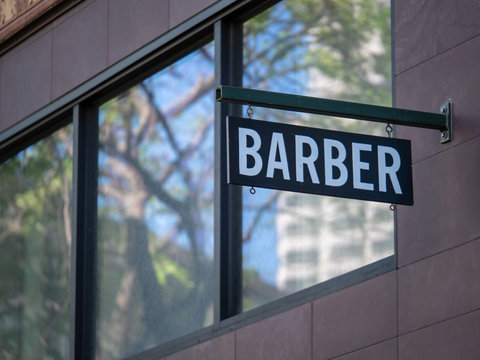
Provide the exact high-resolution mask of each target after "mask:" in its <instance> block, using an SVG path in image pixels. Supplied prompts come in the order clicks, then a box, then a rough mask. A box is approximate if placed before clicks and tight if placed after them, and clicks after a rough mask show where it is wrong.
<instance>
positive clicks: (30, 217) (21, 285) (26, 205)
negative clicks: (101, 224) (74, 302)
mask: <svg viewBox="0 0 480 360" xmlns="http://www.w3.org/2000/svg"><path fill="white" fill-rule="evenodd" d="M71 130H72V129H71V127H66V128H64V129H61V130H59V131H58V132H57V133H55V134H54V135H51V136H49V137H48V138H46V139H44V140H42V141H40V142H38V143H36V144H34V145H32V146H30V147H29V148H27V149H26V150H24V151H22V152H21V153H19V154H17V155H16V156H15V157H13V158H11V159H9V160H8V161H6V162H5V163H3V164H1V165H0V253H1V254H3V257H2V261H1V262H0V273H1V274H2V275H5V276H3V277H2V281H1V282H0V349H1V350H0V351H1V352H0V357H1V358H2V359H29V358H37V359H64V358H65V356H67V355H68V350H69V349H68V337H69V315H70V314H69V286H70V278H69V276H70V247H71V244H70V238H71V233H70V231H71V230H70V228H69V227H68V224H69V223H70V207H69V206H70V203H71V186H72V157H71V146H72V143H71Z"/></svg>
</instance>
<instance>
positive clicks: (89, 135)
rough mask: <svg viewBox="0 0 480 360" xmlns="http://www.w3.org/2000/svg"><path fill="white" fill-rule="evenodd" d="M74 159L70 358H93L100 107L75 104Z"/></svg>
mask: <svg viewBox="0 0 480 360" xmlns="http://www.w3.org/2000/svg"><path fill="white" fill-rule="evenodd" d="M73 124H74V130H73V131H74V151H73V154H74V160H73V202H72V203H73V209H72V235H73V236H72V274H71V279H72V280H71V286H72V290H71V304H72V306H71V324H72V325H71V331H70V332H71V334H70V341H71V343H70V359H72V360H74V359H93V358H94V348H95V311H94V309H95V297H94V295H95V293H94V289H95V278H96V277H95V256H96V222H97V173H98V160H97V159H98V120H97V110H96V109H95V108H88V107H84V106H82V105H76V106H75V107H74V108H73Z"/></svg>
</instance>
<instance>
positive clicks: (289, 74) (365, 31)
mask: <svg viewBox="0 0 480 360" xmlns="http://www.w3.org/2000/svg"><path fill="white" fill-rule="evenodd" d="M243 49H244V53H243V56H244V60H243V64H244V76H243V86H244V87H246V88H253V89H260V90H269V91H277V92H285V93H297V94H302V95H308V96H314V97H323V98H330V99H339V100H348V101H356V102H362V103H370V104H376V105H386V106H389V105H390V104H391V73H390V72H391V58H390V56H391V55H390V2H389V1H387V0H375V1H371V0H339V1H334V2H324V1H310V0H287V1H282V2H280V3H279V4H277V5H275V6H273V7H272V8H270V9H268V10H267V11H265V12H263V13H261V14H259V15H258V16H256V17H254V18H253V19H251V20H249V21H247V22H246V23H245V24H244V48H243ZM253 118H256V119H262V120H271V121H276V122H286V123H289V124H296V125H306V126H312V127H322V128H327V129H332V130H342V131H349V132H354V133H366V134H370V135H372V134H376V135H382V134H383V135H386V134H385V131H384V126H382V125H378V124H377V125H375V124H373V125H372V124H371V123H368V122H361V121H358V120H350V119H338V118H332V117H322V116H313V115H305V114H298V113H293V112H287V111H276V110H271V109H262V108H254V115H253ZM243 204H244V205H243V276H244V281H243V290H244V292H243V308H244V310H248V309H251V308H253V307H256V306H258V305H261V304H264V303H266V302H268V301H271V300H274V299H276V298H278V297H280V296H283V295H286V294H289V293H292V292H294V291H298V290H300V289H304V288H306V287H309V286H311V285H314V284H316V283H319V282H322V281H325V280H328V279H331V278H333V277H336V276H338V275H341V274H344V273H346V272H349V271H351V270H354V269H357V268H359V267H361V266H364V265H366V264H369V263H371V262H374V261H376V260H379V259H382V258H384V257H386V256H389V255H392V254H393V251H394V250H393V245H394V241H393V214H392V212H391V211H390V210H389V208H388V206H387V205H385V204H378V203H371V202H366V201H358V200H348V199H339V198H330V197H325V196H317V195H305V194H297V193H292V192H285V191H273V190H265V189H257V193H256V194H255V195H251V194H250V193H249V191H248V188H246V189H244V190H243ZM302 254H303V255H302ZM306 254H309V255H306ZM294 259H295V260H294ZM307 260H308V261H307ZM250 279H255V282H250ZM259 284H261V285H259ZM262 287H263V288H264V289H265V292H263V293H262V291H257V292H256V293H258V294H262V295H260V296H254V295H252V289H257V290H258V289H259V288H262ZM272 289H274V291H273V290H272Z"/></svg>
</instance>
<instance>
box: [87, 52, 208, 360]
mask: <svg viewBox="0 0 480 360" xmlns="http://www.w3.org/2000/svg"><path fill="white" fill-rule="evenodd" d="M213 57H214V56H213V46H212V44H208V45H206V46H204V47H202V48H200V49H198V50H196V51H194V52H192V53H191V54H189V55H187V56H185V57H184V58H183V59H181V60H180V61H177V62H175V63H174V64H172V65H170V66H168V67H167V68H165V69H164V70H162V71H160V72H158V73H157V74H155V75H153V76H151V77H149V78H148V79H146V80H144V81H142V82H140V83H139V84H138V85H136V86H134V87H132V88H130V89H129V90H127V91H125V92H124V93H122V94H121V95H120V96H118V97H116V98H114V99H112V100H110V101H108V102H107V103H105V104H103V105H102V106H100V116H99V123H100V125H99V130H100V140H99V155H98V162H99V187H98V190H99V191H98V233H97V237H98V264H97V271H98V275H99V280H98V281H99V286H98V289H99V290H98V297H97V313H98V315H97V326H96V328H97V331H96V333H97V345H96V349H97V350H96V351H97V355H98V358H99V359H114V358H115V359H116V358H122V357H125V356H128V355H132V354H135V353H138V352H140V351H142V350H145V349H148V348H150V347H152V346H154V345H158V344H161V343H164V342H167V341H169V340H172V339H175V338H178V337H180V336H182V335H185V334H188V333H191V332H193V331H195V330H198V329H201V328H203V327H205V326H208V325H211V324H212V323H213V272H214V271H213V269H214V264H213V242H214V238H213V193H214V189H213V172H214V163H213V157H214V149H213V147H214V141H213V123H214V121H213V107H214V104H213V101H212V92H213V89H214V71H213V69H214V68H213Z"/></svg>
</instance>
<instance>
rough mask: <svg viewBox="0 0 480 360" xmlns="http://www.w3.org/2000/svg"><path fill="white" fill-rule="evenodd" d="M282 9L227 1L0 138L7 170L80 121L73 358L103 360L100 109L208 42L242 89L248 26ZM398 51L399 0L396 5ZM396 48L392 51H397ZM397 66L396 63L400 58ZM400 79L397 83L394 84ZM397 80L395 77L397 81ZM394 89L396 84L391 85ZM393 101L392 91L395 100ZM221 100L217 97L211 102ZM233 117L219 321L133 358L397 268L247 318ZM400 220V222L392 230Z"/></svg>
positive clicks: (221, 112)
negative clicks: (232, 174)
mask: <svg viewBox="0 0 480 360" xmlns="http://www.w3.org/2000/svg"><path fill="white" fill-rule="evenodd" d="M277 2H279V0H268V1H262V2H258V1H255V0H241V1H235V0H219V1H217V2H216V3H214V4H213V5H212V6H210V7H209V8H207V9H205V10H203V11H202V12H200V13H199V14H197V15H195V16H194V17H192V18H190V19H189V20H187V21H186V22H184V23H182V24H181V25H179V26H177V27H176V28H174V29H172V30H170V31H168V32H167V33H165V34H163V35H161V36H160V37H159V38H157V39H156V40H154V41H152V42H151V43H149V44H147V45H145V46H144V47H142V48H141V49H139V50H137V51H135V52H134V53H132V54H131V55H129V56H127V57H126V58H124V59H123V60H120V61H119V62H118V63H116V64H114V65H112V66H111V67H109V68H107V69H106V70H104V71H102V72H101V73H99V74H98V75H96V76H94V77H93V78H91V79H90V80H88V81H86V82H85V83H83V84H81V85H80V86H79V87H77V88H75V89H74V90H72V91H70V92H68V93H66V94H64V95H63V96H61V97H60V98H58V99H56V100H54V101H53V102H51V103H49V104H48V105H47V106H45V107H43V108H42V109H40V110H38V111H36V112H35V113H33V114H32V115H30V116H28V117H27V118H25V119H24V120H22V121H21V122H19V123H17V124H16V125H14V126H13V127H11V128H9V129H7V130H5V131H4V132H3V133H1V134H0V154H2V155H1V157H0V163H1V162H2V161H4V160H6V159H7V158H9V157H11V156H12V155H14V154H15V153H17V152H19V151H20V150H22V149H23V148H25V147H26V146H28V145H30V144H31V143H32V142H34V140H37V139H40V138H41V137H44V136H46V135H47V134H48V133H50V132H51V131H52V129H57V128H59V127H60V126H61V125H62V124H64V123H65V119H69V120H68V121H71V122H73V127H74V129H73V136H74V167H73V209H72V218H73V219H72V235H73V238H72V239H73V246H72V254H71V269H72V270H71V282H70V293H71V309H70V359H94V358H95V341H96V339H95V320H96V314H95V301H96V299H95V296H96V293H95V292H96V273H95V264H96V245H97V240H96V225H97V209H96V206H97V182H98V179H97V178H98V108H99V106H100V104H102V103H103V102H105V101H106V100H107V99H111V98H113V97H114V96H115V95H116V94H118V93H120V92H121V91H123V90H125V89H127V88H129V87H130V86H132V85H133V84H135V83H137V82H139V81H141V80H142V79H145V78H147V77H148V76H149V75H151V74H153V73H155V72H157V71H158V70H160V69H162V68H164V67H166V66H168V65H169V64H171V63H173V62H174V61H175V60H177V59H179V58H181V57H183V56H184V55H186V54H188V53H189V52H191V51H192V50H194V49H196V48H198V47H200V46H201V45H202V44H204V43H206V42H208V41H212V40H213V41H214V48H215V64H214V66H215V82H216V84H217V85H220V84H222V85H234V86H241V85H242V76H243V71H242V70H243V69H242V37H243V23H244V22H245V21H246V20H248V19H250V18H251V17H253V16H254V15H256V14H258V13H260V12H261V11H263V10H265V9H267V8H268V7H270V6H272V5H274V4H275V3H277ZM391 5H392V6H391V28H392V44H393V29H394V26H393V19H394V11H393V0H392V1H391ZM393 51H394V49H393V46H392V54H393ZM392 68H394V57H393V56H392ZM392 78H393V77H392ZM393 81H394V80H393V79H392V82H393ZM392 89H394V86H392ZM394 98H395V96H394V94H393V99H394ZM213 99H214V96H213V94H212V101H214V100H213ZM226 115H241V108H240V107H239V106H238V105H232V104H226V103H216V104H215V115H214V116H215V125H214V126H215V130H214V139H215V140H214V141H215V160H214V161H215V179H214V182H215V194H214V217H215V219H214V229H215V230H214V232H215V239H214V266H215V272H214V277H215V279H214V282H215V294H214V323H213V325H211V326H208V327H205V328H203V329H201V330H198V331H195V332H193V333H191V334H188V335H185V336H183V337H181V338H178V339H175V340H173V341H170V342H167V343H164V344H159V345H157V346H156V347H154V348H151V349H148V350H146V351H143V352H141V353H139V354H136V355H134V356H131V357H128V359H130V360H134V359H138V360H146V359H158V358H161V357H163V356H167V355H169V354H172V353H175V352H177V351H179V350H181V349H184V348H188V347H190V346H193V345H195V344H198V343H199V342H203V341H206V340H209V339H212V338H214V337H217V336H220V335H222V334H225V333H228V332H231V331H234V330H235V329H238V328H241V327H244V326H246V325H248V324H251V323H254V322H257V321H259V320H262V319H265V318H267V317H270V316H272V315H275V314H278V313H281V312H284V311H286V310H289V309H292V308H294V307H296V306H300V305H302V304H305V303H308V302H311V301H313V300H316V299H318V298H320V297H323V296H325V295H328V294H331V293H333V292H336V291H339V290H341V289H344V288H347V287H349V286H352V285H355V284H358V283H360V282H363V281H366V280H368V279H371V278H374V277H376V276H379V275H381V274H384V273H387V272H390V271H393V270H395V269H397V245H396V231H395V229H394V254H393V255H391V256H388V257H386V258H383V259H381V260H379V261H376V262H373V263H370V264H368V265H366V266H363V267H361V268H358V269H356V270H353V271H351V272H349V273H347V274H344V275H341V276H338V277H336V278H333V279H331V280H327V281H325V282H322V283H319V284H317V285H314V286H312V287H309V288H307V289H304V290H300V291H298V292H295V293H293V294H291V295H287V296H285V297H282V298H280V299H278V300H274V301H272V302H269V303H267V304H265V305H262V306H259V307H257V308H255V309H252V310H249V311H246V312H242V304H241V301H242V294H241V291H242V243H241V231H242V229H241V225H239V224H241V221H238V219H241V216H242V207H241V201H242V200H241V199H242V196H241V189H240V188H239V187H236V186H230V185H227V183H226V166H225V165H223V164H226V159H225V156H226V154H225V151H223V149H225V146H226V144H225V141H226V140H225V137H224V136H223V135H224V134H225V131H226V121H225V119H226ZM395 226H396V218H394V227H395Z"/></svg>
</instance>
